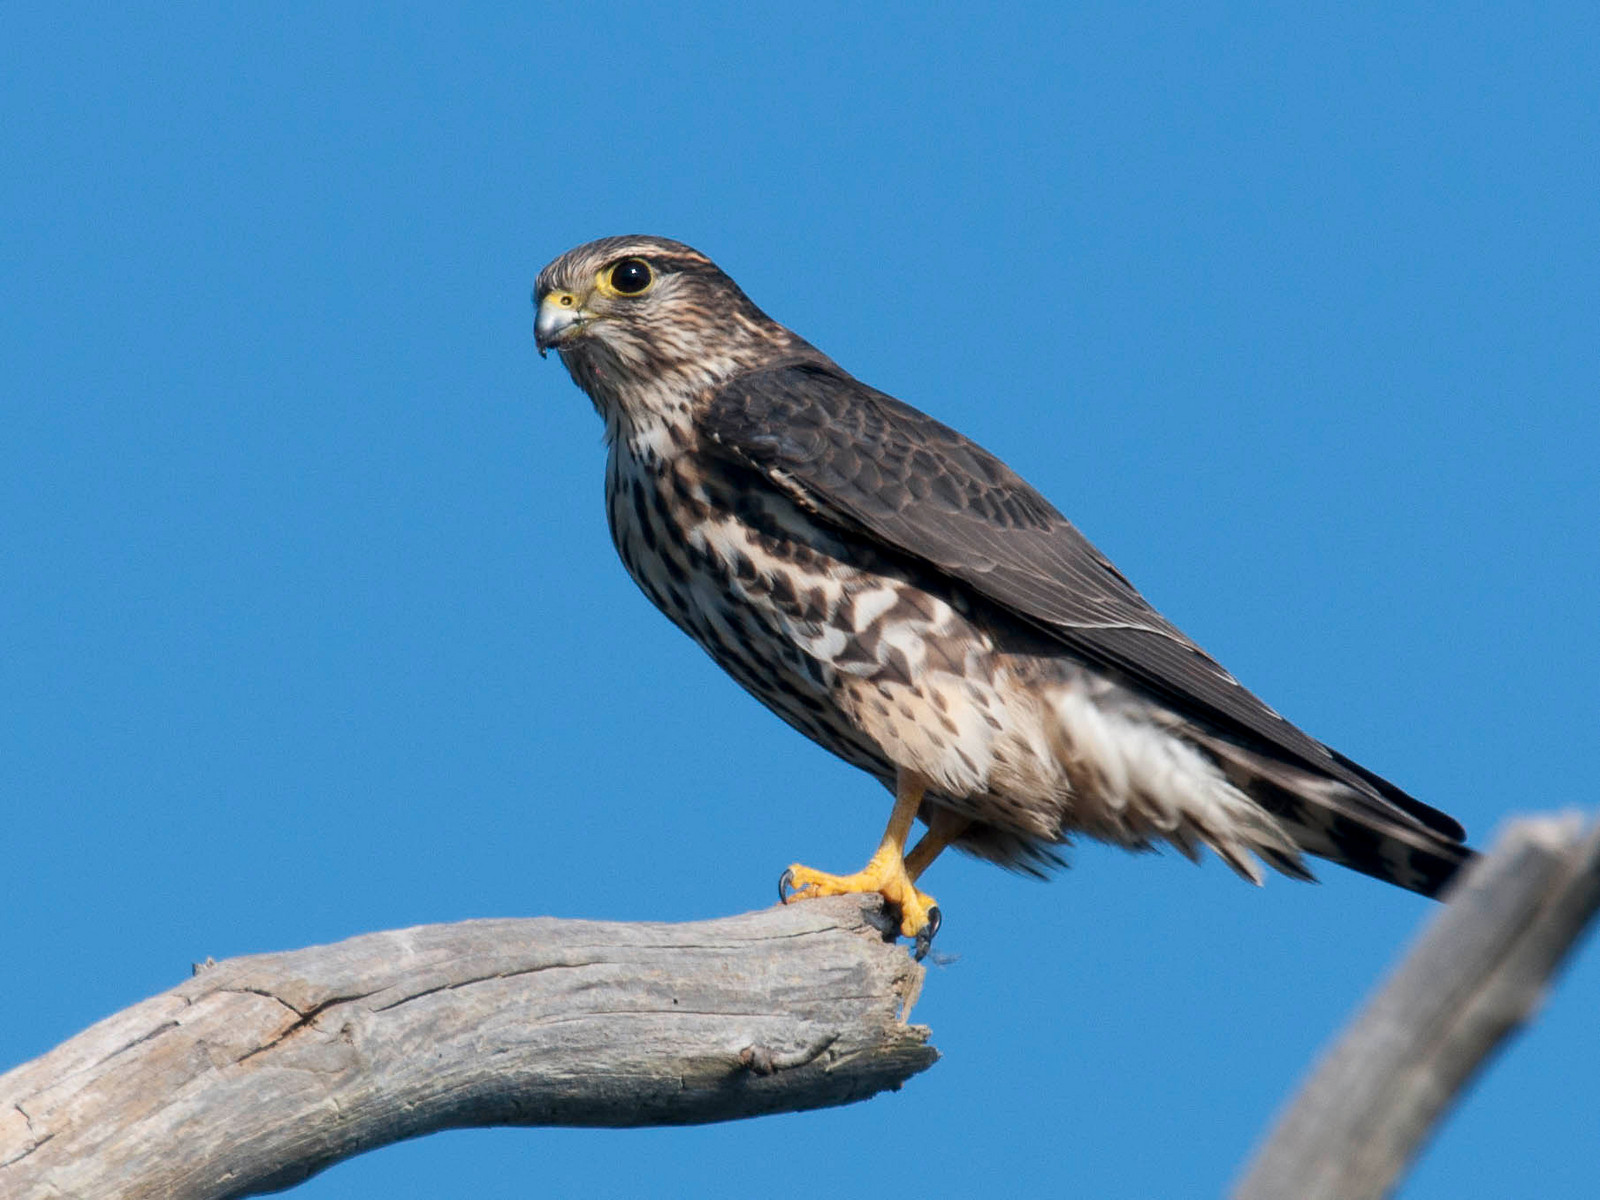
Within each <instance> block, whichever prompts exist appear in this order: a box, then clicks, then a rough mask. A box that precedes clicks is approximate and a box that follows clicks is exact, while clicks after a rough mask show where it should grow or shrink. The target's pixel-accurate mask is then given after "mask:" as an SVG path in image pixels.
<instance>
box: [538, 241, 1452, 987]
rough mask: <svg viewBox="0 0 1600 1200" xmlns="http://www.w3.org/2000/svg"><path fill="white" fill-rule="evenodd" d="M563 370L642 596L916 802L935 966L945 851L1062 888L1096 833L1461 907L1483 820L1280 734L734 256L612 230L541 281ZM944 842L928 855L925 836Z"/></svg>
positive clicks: (912, 898)
mask: <svg viewBox="0 0 1600 1200" xmlns="http://www.w3.org/2000/svg"><path fill="white" fill-rule="evenodd" d="M534 301H535V304H536V305H537V308H538V315H537V318H536V321H535V334H536V342H537V345H538V349H539V352H540V354H541V355H543V354H545V353H547V352H548V351H549V350H552V349H553V350H556V351H557V352H558V353H559V354H560V355H561V361H562V362H563V363H564V364H565V365H566V368H567V371H568V372H569V373H570V374H571V376H572V379H573V382H575V383H576V384H577V385H578V387H580V388H581V389H582V390H583V391H584V392H586V393H587V394H588V396H589V399H590V400H591V401H593V403H594V407H595V409H596V410H597V411H598V412H599V414H600V417H601V418H602V419H603V420H604V422H605V437H606V444H607V447H608V458H607V462H606V513H607V516H608V518H609V520H610V526H611V537H612V541H613V542H614V543H615V545H616V548H617V553H618V554H619V555H621V557H622V562H623V564H624V566H626V568H627V570H628V573H629V574H630V575H631V576H632V577H633V579H634V582H635V583H637V584H638V585H639V587H640V588H641V589H642V590H643V591H644V593H645V594H646V595H647V596H648V597H649V598H650V599H651V600H652V601H654V603H655V604H656V606H657V607H658V608H660V609H661V611H662V612H663V613H665V614H666V615H667V616H668V617H669V618H670V619H671V620H672V622H673V623H674V624H675V625H677V626H678V627H679V628H680V629H682V630H683V631H684V632H685V633H687V634H688V635H689V636H690V637H692V638H693V639H694V640H695V641H696V642H698V643H699V644H700V646H701V647H702V648H703V649H705V651H706V652H707V653H708V654H710V655H711V657H712V658H713V659H715V660H716V662H717V664H718V665H719V666H721V667H722V669H723V670H725V671H727V672H728V674H730V675H732V676H733V678H734V679H735V680H737V681H738V682H739V683H740V684H741V685H742V686H743V687H744V688H745V689H746V690H747V691H749V692H750V693H752V694H753V695H754V696H755V697H756V699H758V700H760V701H761V702H762V703H763V704H765V705H766V706H767V707H768V708H770V709H771V710H772V711H773V712H774V713H776V714H777V715H778V716H779V717H781V718H783V720H785V721H787V722H788V723H789V724H790V725H792V726H794V728H796V729H798V730H799V731H800V732H801V733H803V734H805V735H806V736H807V737H809V738H810V739H811V740H812V741H814V742H817V743H818V744H819V745H821V746H824V747H825V748H827V749H828V750H831V751H832V752H833V753H834V754H837V755H838V756H839V757H840V758H842V759H844V760H845V761H846V762H849V763H853V764H854V765H855V766H858V767H860V768H861V769H862V770H864V771H866V772H868V773H869V774H871V775H873V776H875V777H876V778H877V779H878V780H879V781H880V782H882V783H883V784H884V785H885V786H886V787H888V788H889V789H890V790H891V791H892V792H893V793H894V797H895V799H894V806H893V811H892V814H891V816H890V818H889V825H888V828H887V830H886V831H885V833H884V836H883V841H882V842H881V844H880V845H879V846H878V848H877V851H876V852H875V853H874V854H873V855H872V856H871V858H870V860H869V861H868V862H867V864H866V866H865V867H864V868H863V869H862V870H860V871H858V872H856V873H854V874H851V875H842V876H840V875H830V874H826V873H824V872H821V871H817V870H813V869H811V868H809V867H804V866H801V865H799V864H795V865H793V866H791V867H790V868H789V869H788V870H787V871H785V872H784V873H783V878H782V880H781V881H780V884H779V892H780V895H782V896H783V897H784V898H785V899H790V898H802V897H811V896H827V895H837V894H843V893H850V892H877V893H881V894H882V895H883V897H884V898H885V899H886V900H887V901H889V902H890V903H891V904H892V905H894V906H895V908H896V909H897V910H898V914H899V918H900V931H901V933H903V934H904V935H905V936H907V937H910V938H913V939H915V940H916V949H917V954H918V957H921V956H922V954H923V953H924V952H925V951H926V950H927V947H928V942H929V940H930V939H931V938H932V936H933V934H934V933H935V932H936V931H937V929H938V925H939V910H938V908H937V906H936V905H935V904H934V901H933V898H932V897H931V896H929V895H928V894H927V893H925V892H922V891H920V890H919V889H918V888H917V886H916V882H917V880H918V879H919V878H920V877H921V875H922V873H923V872H924V871H925V870H926V869H927V867H928V865H929V864H930V863H931V862H932V861H933V860H934V858H935V857H936V856H937V855H938V854H939V852H940V851H941V850H943V849H944V848H945V847H946V846H955V847H956V848H957V849H960V850H965V851H967V852H968V853H971V854H975V855H977V856H979V857H980V858H984V859H988V860H990V861H992V862H995V863H998V864H1000V865H1002V866H1005V867H1010V868H1013V869H1018V870H1023V871H1028V872H1032V873H1036V874H1038V873H1043V871H1044V870H1045V869H1047V868H1049V867H1051V866H1054V865H1058V864H1059V863H1060V861H1061V860H1060V858H1059V857H1058V854H1057V852H1056V848H1057V847H1060V846H1063V845H1065V844H1067V843H1069V842H1070V841H1071V840H1072V838H1074V837H1075V836H1084V837H1090V838H1096V839H1099V840H1102V841H1105V842H1110V843H1113V844H1116V845H1120V846H1125V847H1128V848H1130V849H1136V850H1143V849H1149V848H1152V847H1154V846H1156V845H1158V844H1161V843H1166V844H1170V845H1171V846H1174V847H1176V848H1177V849H1178V850H1179V851H1180V852H1181V853H1183V854H1184V855H1186V856H1187V857H1189V858H1190V859H1197V858H1198V857H1199V854H1200V848H1201V847H1202V846H1209V847H1210V848H1211V850H1212V851H1214V852H1215V853H1216V854H1217V855H1218V856H1219V857H1220V858H1221V859H1222V860H1223V861H1224V862H1225V863H1227V864H1228V866H1230V867H1231V868H1233V870H1235V871H1236V872H1238V873H1239V874H1240V875H1242V876H1243V877H1245V878H1246V879H1248V880H1250V881H1252V882H1254V883H1260V882H1261V879H1262V868H1261V864H1262V863H1265V864H1266V865H1268V866H1271V867H1273V868H1275V869H1276V870H1278V871H1280V872H1282V873H1284V874H1286V875H1290V876H1293V877H1295V878H1298V879H1310V878H1311V874H1310V872H1309V871H1308V870H1307V868H1306V866H1305V863H1304V861H1303V858H1302V855H1304V854H1312V855H1316V856H1318V857H1321V858H1327V859H1331V860H1332V861H1334V862H1336V863H1339V864H1341V865H1343V866H1346V867H1350V868H1353V869H1354V870H1357V871H1362V872H1365V873H1366V874H1368V875H1372V876H1375V877H1376V878H1378V879H1383V880H1387V881H1388V882H1390V883H1393V884H1397V885H1398V886H1400V887H1403V888H1409V889H1411V890H1412V891H1416V892H1420V893H1422V894H1424V895H1427V896H1436V895H1438V894H1439V892H1440V891H1441V890H1442V889H1443V888H1444V886H1445V885H1446V883H1448V882H1449V880H1450V878H1451V877H1452V876H1453V875H1454V874H1455V872H1456V870H1457V869H1458V868H1459V867H1460V866H1461V865H1462V864H1463V863H1464V862H1466V861H1467V860H1468V859H1469V858H1470V857H1471V855H1472V851H1471V850H1469V849H1468V848H1467V847H1466V846H1465V845H1464V843H1463V838H1464V833H1463V831H1462V828H1461V826H1460V825H1459V824H1457V823H1456V822H1455V821H1454V820H1452V819H1451V818H1450V817H1449V816H1447V815H1446V814H1444V813H1442V812H1439V811H1437V810H1435V809H1433V808H1430V807H1428V806H1427V805H1425V804H1422V803H1421V802H1419V801H1417V800H1414V799H1413V798H1412V797H1410V796H1408V795H1407V794H1406V793H1405V792H1403V791H1401V790H1400V789H1399V788H1397V787H1396V786H1395V785H1393V784H1392V783H1389V782H1388V781H1387V780H1384V779H1381V778H1379V777H1378V776H1377V775H1375V774H1373V773H1372V772H1371V771H1368V770H1366V769H1365V768H1364V767H1361V766H1359V765H1357V764H1356V763H1354V762H1352V761H1351V760H1350V759H1348V758H1345V757H1344V756H1343V755H1341V754H1338V753H1337V752H1335V751H1333V750H1330V749H1329V748H1328V747H1326V746H1324V745H1323V744H1322V743H1321V742H1319V741H1317V740H1316V739H1314V738H1312V737H1310V736H1309V735H1307V734H1306V733H1304V732H1302V731H1301V730H1299V729H1298V728H1296V727H1295V726H1294V725H1291V724H1290V723H1289V722H1287V721H1285V720H1284V719H1283V718H1282V717H1280V716H1278V714H1277V713H1275V712H1274V711H1273V710H1272V709H1270V708H1268V707H1267V706H1266V705H1265V704H1263V703H1262V702H1261V701H1260V700H1258V699H1256V697H1255V696H1253V695H1252V694H1251V693H1250V692H1249V691H1247V690H1245V688H1244V687H1242V686H1241V685H1240V684H1239V683H1238V682H1237V681H1236V680H1235V679H1234V678H1233V676H1232V675H1230V674H1228V672H1227V671H1225V670H1223V668H1222V667H1221V666H1219V665H1218V664H1217V663H1216V662H1215V661H1214V660H1213V659H1211V658H1210V657H1209V656H1208V655H1207V654H1206V653H1205V652H1204V651H1203V650H1201V649H1200V647H1199V646H1197V645H1196V644H1195V643H1194V642H1193V641H1191V640H1190V639H1189V638H1188V637H1187V636H1185V635H1184V634H1183V633H1181V632H1180V631H1179V630H1178V629H1177V628H1176V627H1174V626H1173V625H1172V624H1170V623H1169V622H1168V621H1167V620H1166V619H1165V618H1164V617H1162V616H1161V615H1160V614H1159V613H1158V612H1156V611H1155V609H1153V608H1152V607H1151V606H1150V605H1149V604H1148V603H1147V602H1146V601H1145V600H1144V598H1143V597H1142V596H1140V595H1139V593H1138V592H1137V591H1135V590H1134V587H1133V585H1132V584H1130V583H1129V582H1128V580H1127V579H1126V578H1125V577H1124V576H1123V575H1122V574H1121V572H1119V571H1118V570H1117V569H1116V568H1115V567H1114V566H1112V565H1111V563H1110V562H1109V561H1108V560H1107V559H1106V558H1105V556H1104V555H1102V554H1101V553H1100V552H1099V551H1098V550H1096V549H1095V548H1094V547H1093V546H1092V545H1090V543H1089V542H1088V541H1087V539H1085V538H1084V537H1083V535H1082V534H1080V533H1079V532H1078V530H1077V529H1076V528H1075V527H1074V526H1073V525H1072V524H1071V523H1070V522H1068V521H1067V519H1066V518H1065V517H1063V516H1062V515H1061V514H1060V513H1059V512H1057V511H1056V509H1055V508H1054V507H1052V506H1051V504H1050V503H1049V501H1047V500H1045V499H1044V497H1042V496H1041V495H1040V494H1039V493H1038V492H1037V491H1035V490H1034V489H1033V488H1032V487H1030V486H1029V485H1028V484H1027V483H1025V482H1024V481H1023V480H1022V479H1021V478H1020V477H1018V476H1017V475H1016V474H1015V473H1014V472H1013V471H1012V470H1011V469H1010V468H1009V467H1007V466H1006V465H1005V464H1004V463H1003V462H1001V461H1000V460H999V459H998V458H996V457H995V456H994V455H992V454H990V453H989V452H988V451H986V450H984V449H983V448H982V447H980V446H978V445H976V444H975V443H973V442H972V441H970V440H968V439H967V438H965V437H963V436H962V435H961V434H959V433H957V432H956V431H955V430H953V429H951V428H949V427H948V426H945V425H942V424H940V423H939V422H938V421H936V420H934V419H933V418H932V417H929V416H927V415H926V414H924V413H922V412H920V411H918V410H917V409H915V408H912V407H911V406H910V405H908V404H904V403H902V402H901V401H899V400H896V399H895V398H894V397H892V396H888V395H885V394H884V393H883V392H880V391H877V390H875V389H873V388H871V387H868V386H867V385H866V384H864V383H862V382H861V381H859V380H858V379H856V378H855V377H854V376H852V375H850V374H849V373H848V372H846V371H845V370H844V369H842V368H841V367H840V366H838V364H836V363H835V362H833V360H832V359H830V358H828V357H827V356H826V355H825V354H823V353H822V352H821V351H819V350H817V349H815V348H814V347H813V346H811V345H810V343H808V342H806V341H804V340H803V339H801V338H800V337H798V336H797V335H795V334H794V333H791V332H790V331H789V330H788V329H786V328H784V327H783V326H782V325H779V324H778V323H777V322H776V321H773V320H772V319H771V318H769V317H768V316H767V315H766V314H765V313H763V312H762V311H761V310H760V309H759V308H757V307H756V306H755V305H754V304H753V303H752V302H751V301H750V300H749V298H747V297H746V296H745V294H744V292H742V291H741V290H740V289H739V287H738V285H737V284H735V283H734V282H733V280H732V279H730V278H729V277H728V276H727V275H725V274H724V273H723V272H722V271H721V270H719V269H718V268H717V267H716V265H715V264H713V263H712V262H711V260H710V259H708V258H706V257H705V256H704V255H702V254H700V253H699V252H697V251H695V250H693V249H691V248H690V247H688V246H686V245H683V244H682V243H681V242H675V241H670V240H668V239H665V238H657V237H614V238H604V239H602V240H600V241H595V242H590V243H588V244H586V245H583V246H579V247H577V248H576V249H574V250H571V251H569V252H568V253H566V254H563V255H562V256H561V257H560V258H558V259H556V260H555V261H554V262H552V263H551V264H550V265H549V266H547V267H545V269H544V270H543V271H541V272H540V273H539V278H538V282H537V284H536V286H535V291H534ZM919 819H920V820H921V821H922V822H923V823H924V824H925V825H926V827H927V831H926V833H925V834H924V835H923V836H922V838H921V840H920V841H918V842H917V843H916V844H915V845H914V846H912V847H911V848H910V849H909V850H908V849H907V844H908V840H909V838H910V835H911V832H912V829H913V825H914V823H915V822H916V821H917V820H919Z"/></svg>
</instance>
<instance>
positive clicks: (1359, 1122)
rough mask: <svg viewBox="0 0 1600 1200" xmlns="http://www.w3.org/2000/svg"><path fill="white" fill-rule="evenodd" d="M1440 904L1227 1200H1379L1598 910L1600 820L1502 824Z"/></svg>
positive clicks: (1530, 1006)
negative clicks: (1491, 846) (1488, 850)
mask: <svg viewBox="0 0 1600 1200" xmlns="http://www.w3.org/2000/svg"><path fill="white" fill-rule="evenodd" d="M1448 900H1449V903H1448V904H1447V905H1446V907H1445V908H1444V909H1443V910H1442V911H1440V913H1439V914H1438V915H1437V916H1436V917H1435V918H1434V919H1433V921H1432V923H1431V924H1430V925H1429V926H1428V928H1427V929H1426V930H1425V931H1424V932H1423V935H1422V937H1421V938H1420V940H1419V941H1418V942H1417V944H1416V945H1415V946H1414V947H1413V948H1412V950H1411V953H1410V954H1409V955H1408V956H1407V957H1406V959H1405V960H1404V961H1403V962H1402V963H1401V964H1400V966H1399V968H1398V969H1397V970H1396V971H1395V972H1394V973H1393V974H1392V975H1391V977H1390V979H1389V981H1388V983H1387V984H1385V985H1384V987H1383V988H1382V989H1381V990H1380V991H1379V992H1378V993H1377V995H1376V996H1374V997H1373V999H1372V1000H1370V1001H1369V1002H1368V1004H1367V1006H1366V1009H1365V1010H1364V1011H1363V1012H1362V1013H1361V1015H1360V1016H1359V1017H1358V1018H1357V1019H1356V1021H1355V1022H1354V1023H1353V1024H1352V1025H1351V1027H1350V1028H1349V1029H1348V1030H1347V1031H1346V1033H1345V1034H1344V1036H1343V1038H1342V1039H1340V1041H1339V1042H1338V1044H1337V1045H1335V1046H1334V1047H1333V1049H1332V1050H1330V1051H1329V1052H1328V1053H1327V1054H1326V1055H1325V1057H1324V1058H1323V1060H1322V1063H1321V1064H1320V1066H1319V1067H1318V1068H1317V1070H1316V1073H1315V1074H1314V1075H1313V1076H1312V1077H1311V1079H1310V1080H1309V1081H1308V1082H1307V1083H1306V1084H1305V1086H1304V1087H1303V1088H1302V1090H1301V1092H1300V1094H1299V1096H1298V1097H1297V1098H1296V1099H1295V1100H1294V1102H1293V1103H1292V1104H1291V1105H1290V1107H1289V1108H1288V1110H1287V1111H1286V1112H1285V1113H1284V1114H1283V1116H1282V1117H1281V1118H1280V1119H1279V1121H1278V1124H1277V1127H1276V1128H1275V1129H1274V1130H1273V1132H1272V1135H1271V1136H1270V1138H1269V1139H1268V1140H1267V1142H1266V1144H1265V1145H1264V1146H1263V1147H1262V1148H1261V1150H1260V1151H1259V1152H1258V1153H1257V1155H1256V1159H1255V1161H1254V1163H1253V1164H1252V1165H1251V1167H1250V1169H1249V1171H1248V1173H1247V1174H1246V1175H1245V1177H1244V1179H1243V1180H1242V1181H1241V1182H1240V1183H1239V1185H1238V1187H1237V1188H1236V1190H1235V1191H1234V1193H1233V1195H1234V1200H1278V1198H1280V1197H1284V1196H1294V1197H1296V1198H1297V1200H1367V1198H1376V1197H1381V1196H1385V1195H1387V1194H1388V1193H1389V1190H1390V1188H1391V1187H1392V1186H1393V1184H1394V1182H1395V1181H1396V1179H1398V1177H1399V1175H1400V1173H1401V1172H1402V1171H1403V1170H1404V1168H1405V1166H1406V1164H1407V1163H1408V1162H1409V1161H1410V1159H1411V1157H1412V1156H1413V1155H1414V1154H1415V1153H1416V1151H1417V1150H1418V1148H1419V1147H1420V1146H1421V1144H1422V1142H1423V1140H1424V1139H1425V1138H1426V1137H1427V1135H1428V1133H1429V1131H1430V1130H1431V1129H1432V1127H1433V1125H1434V1122H1435V1121H1437V1120H1438V1118H1439V1117H1440V1116H1441V1115H1443V1113H1444V1111H1445V1109H1446V1108H1447V1107H1448V1106H1449V1105H1450V1102H1451V1101H1452V1100H1453V1099H1454V1097H1455V1095H1456V1093H1457V1092H1459V1091H1460V1090H1461V1089H1462V1088H1463V1087H1465V1086H1466V1084H1467V1082H1468V1080H1470V1079H1471V1077H1472V1075H1473V1074H1474V1072H1476V1070H1477V1069H1478V1067H1479V1066H1480V1065H1481V1064H1482V1063H1483V1061H1484V1060H1485V1059H1486V1058H1488V1056H1489V1055H1490V1054H1491V1053H1492V1052H1493V1051H1494V1049H1495V1047H1497V1046H1498V1045H1499V1044H1500V1043H1501V1042H1502V1041H1503V1040H1504V1039H1505V1038H1507V1037H1508V1036H1510V1034H1511V1033H1512V1032H1513V1031H1515V1030H1516V1029H1517V1027H1518V1026H1520V1025H1521V1024H1522V1023H1523V1022H1524V1021H1526V1020H1527V1019H1528V1017H1529V1016H1531V1015H1532V1013H1533V1012H1534V1010H1535V1009H1536V1008H1537V1007H1538V1004H1539V1001H1540V1000H1541V999H1542V997H1543V996H1544V992H1545V988H1546V985H1547V983H1548V981H1549V980H1550V978H1551V976H1552V975H1554V973H1555V972H1556V970H1557V969H1558V968H1559V967H1560V965H1561V963H1562V961H1563V960H1564V959H1565V958H1566V956H1567V953H1568V951H1569V950H1571V948H1572V947H1573V945H1574V944H1575V943H1576V941H1577V940H1578V938H1579V937H1580V936H1581V934H1582V933H1583V930H1584V928H1585V926H1586V925H1587V924H1588V923H1589V921H1590V920H1591V919H1592V918H1593V917H1594V914H1595V911H1596V908H1597V907H1600V823H1596V824H1595V825H1594V826H1593V827H1591V828H1590V829H1589V830H1588V831H1587V832H1585V831H1584V829H1583V826H1582V822H1581V821H1580V820H1579V819H1578V818H1577V817H1571V818H1548V817H1546V818H1531V819H1526V820H1520V821H1517V822H1515V823H1513V824H1512V825H1511V826H1510V828H1509V829H1507V830H1506V832H1505V833H1504V834H1503V835H1502V836H1501V838H1500V840H1499V842H1498V844H1497V845H1496V847H1495V850H1494V852H1493V853H1492V854H1491V855H1489V856H1488V857H1486V858H1485V859H1483V860H1482V861H1480V862H1479V863H1478V864H1477V865H1476V866H1474V867H1473V868H1472V870H1471V871H1469V872H1468V873H1467V875H1466V877H1465V878H1464V879H1463V880H1462V881H1461V882H1460V883H1458V884H1457V885H1456V886H1455V887H1454V889H1453V890H1452V892H1451V893H1450V896H1449V897H1448Z"/></svg>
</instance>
